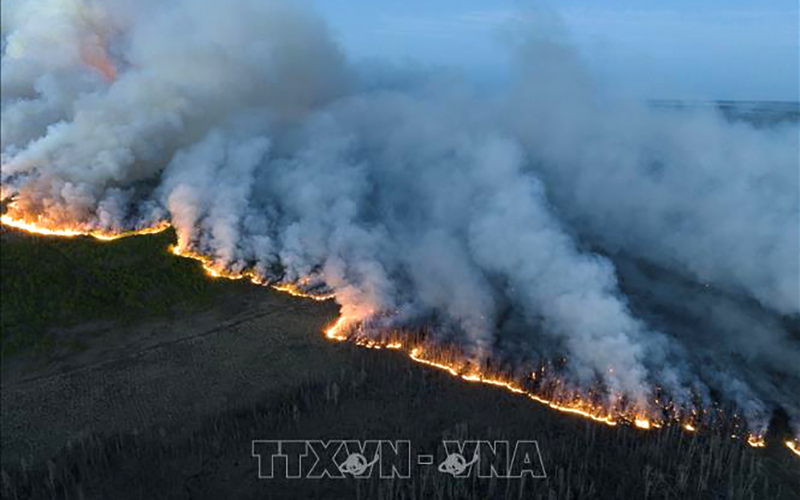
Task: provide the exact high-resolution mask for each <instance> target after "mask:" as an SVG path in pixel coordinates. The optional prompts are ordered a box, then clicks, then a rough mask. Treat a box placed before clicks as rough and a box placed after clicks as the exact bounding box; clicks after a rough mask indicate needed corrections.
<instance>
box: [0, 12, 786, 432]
mask: <svg viewBox="0 0 800 500" xmlns="http://www.w3.org/2000/svg"><path fill="white" fill-rule="evenodd" d="M520 29H521V30H522V31H521V36H520V37H519V41H517V42H514V43H512V45H514V46H513V47H512V48H511V50H513V51H514V54H515V55H516V60H517V62H516V76H515V77H514V79H513V81H512V82H511V83H510V84H509V85H508V87H507V88H506V89H504V90H503V91H502V92H498V93H497V94H495V95H486V92H485V91H479V90H476V89H474V88H472V87H471V86H470V85H469V84H468V83H467V82H463V81H460V80H459V79H458V78H457V77H454V76H453V75H452V74H450V73H447V72H439V71H428V72H424V71H419V70H418V69H410V70H408V71H406V70H405V69H403V68H396V67H390V66H388V65H386V66H385V65H380V64H373V65H369V66H354V65H352V64H351V63H349V62H348V61H347V59H346V58H345V56H344V55H343V53H342V51H341V50H340V48H339V47H338V46H337V45H336V43H335V41H334V40H333V39H332V38H331V36H330V35H329V33H328V32H327V28H326V27H325V24H324V22H323V21H322V20H320V19H318V18H317V17H315V16H314V15H313V14H310V13H308V12H307V10H306V9H304V8H302V7H299V6H297V5H295V4H291V3H289V2H283V1H277V0H274V1H273V0H270V1H264V0H235V1H231V2H212V1H210V0H194V1H190V0H177V1H174V2H169V3H164V2H155V1H149V0H148V1H141V0H137V1H133V0H114V1H110V2H109V1H104V2H94V1H90V0H26V1H19V2H15V3H13V4H9V5H4V14H3V26H2V39H3V41H2V50H3V55H2V187H3V195H4V196H9V195H14V196H16V200H15V202H14V204H13V205H12V206H11V207H10V215H12V216H19V217H26V218H27V219H29V220H38V221H39V223H41V224H44V225H52V226H58V225H64V224H70V225H79V226H81V227H84V228H94V229H101V230H107V231H122V230H125V229H130V228H138V227H145V226H148V225H151V224H154V223H155V222H157V221H159V220H169V221H170V222H171V223H172V225H173V226H174V227H175V229H176V231H177V233H178V237H179V247H180V248H182V249H185V250H192V251H195V252H198V253H201V254H203V255H206V256H208V257H210V258H212V259H213V260H214V262H215V263H216V265H217V266H219V267H220V268H224V269H227V270H230V271H234V272H238V271H242V270H244V269H250V270H253V271H255V272H256V273H257V274H259V275H260V276H262V277H264V278H265V279H268V280H272V281H282V282H292V283H295V282H298V281H301V280H302V283H303V285H304V286H306V287H308V288H309V289H310V288H314V287H324V288H326V289H328V290H330V291H332V292H334V293H335V294H336V300H337V301H338V302H339V303H340V304H341V306H342V310H343V313H344V314H345V315H346V317H347V318H349V319H351V320H353V321H367V322H370V321H371V322H376V323H378V324H381V325H383V326H384V327H398V326H400V327H402V326H404V325H419V324H429V325H436V328H435V329H434V330H435V332H436V334H437V335H439V336H440V337H441V338H442V340H445V339H446V340H449V341H457V342H459V343H460V344H461V345H462V346H463V347H464V348H465V349H466V350H467V351H468V352H470V353H472V355H474V356H475V357H476V358H478V359H483V358H486V357H490V356H501V357H503V356H506V357H515V358H518V359H547V358H550V357H555V356H559V355H562V354H563V355H565V356H566V357H567V359H568V366H569V369H570V372H569V376H570V378H571V381H572V382H573V383H575V384H581V385H584V386H585V385H586V384H593V383H596V382H598V381H599V382H600V383H602V385H603V386H605V387H606V388H607V389H608V392H609V394H610V396H609V397H611V398H619V397H623V396H624V397H625V398H628V399H630V400H631V401H633V402H634V404H636V405H637V406H638V407H641V408H646V407H648V405H649V401H651V400H652V398H653V396H654V394H653V389H652V388H653V387H654V386H655V385H659V386H661V387H663V388H665V389H666V390H668V392H669V393H670V395H671V397H673V398H674V399H675V400H676V401H677V402H679V403H686V404H688V402H689V401H690V399H691V398H692V397H700V398H701V399H703V400H704V401H706V402H709V401H710V399H711V398H712V396H711V394H712V393H718V394H719V395H718V396H715V397H716V398H721V399H723V400H724V401H725V402H728V403H733V404H736V405H737V407H738V408H739V410H740V411H742V412H744V413H745V415H746V416H747V417H748V419H749V420H750V422H751V425H752V426H753V427H754V428H755V429H757V430H761V429H763V427H764V426H765V425H766V421H767V419H768V418H769V411H770V410H771V409H772V408H775V407H777V406H781V407H783V408H784V409H785V410H786V411H788V412H789V413H790V416H791V418H792V419H793V421H794V422H795V423H796V422H800V409H799V408H798V405H797V403H796V390H797V388H798V387H799V386H800V369H798V367H800V342H799V341H798V340H799V339H798V332H797V331H796V330H797V328H796V326H795V325H797V315H798V313H800V298H799V295H800V280H799V279H798V275H799V274H800V269H799V265H800V264H799V263H800V251H798V245H800V235H799V234H798V231H800V223H799V222H798V217H799V216H798V213H799V211H800V199H799V198H798V193H800V189H798V175H800V174H799V170H800V169H799V167H798V126H797V123H796V122H789V123H782V124H777V125H774V126H769V127H760V128H757V127H754V126H752V125H750V124H747V123H743V122H733V121H731V120H728V119H726V118H725V117H724V116H722V115H721V114H720V113H718V112H717V111H716V110H714V109H693V110H676V109H673V108H666V107H660V108H656V107H653V106H649V105H646V104H642V103H635V102H630V101H626V100H624V99H621V98H620V97H619V96H610V95H607V94H605V93H603V92H601V91H599V90H598V89H597V87H596V86H595V85H594V84H593V82H592V80H591V77H590V76H589V75H588V74H587V73H586V71H585V70H584V69H583V68H584V65H583V64H582V63H581V61H580V56H579V55H578V54H576V53H575V51H574V50H572V49H571V48H570V47H569V46H568V45H566V44H564V43H563V42H558V43H557V42H554V41H553V39H546V38H541V37H537V34H536V33H535V32H534V33H528V32H525V28H520ZM515 350H517V351H519V350H522V351H524V352H514V351H515Z"/></svg>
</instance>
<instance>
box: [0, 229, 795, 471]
mask: <svg viewBox="0 0 800 500" xmlns="http://www.w3.org/2000/svg"><path fill="white" fill-rule="evenodd" d="M0 222H2V224H3V225H6V226H9V227H14V228H17V229H20V230H23V231H26V232H29V233H34V234H40V235H44V236H56V237H76V236H87V237H92V238H95V239H98V240H102V241H111V240H117V239H120V238H125V237H128V236H135V235H144V234H155V233H160V232H163V231H165V230H167V229H169V228H170V227H171V225H170V224H169V223H168V222H166V221H162V222H159V223H158V224H155V225H154V226H151V227H146V228H141V229H137V230H132V231H125V232H119V233H112V232H109V231H104V230H97V229H86V228H81V227H67V228H53V227H50V226H48V225H45V224H37V223H34V222H27V221H24V220H21V219H15V218H13V217H10V216H7V215H3V216H2V217H1V218H0ZM169 251H170V252H171V253H173V254H174V255H177V256H180V257H184V258H189V259H193V260H196V261H198V262H200V264H201V265H202V267H203V270H204V271H205V272H206V274H208V276H210V277H213V278H225V279H231V280H239V279H247V280H249V281H251V282H253V283H255V284H259V285H267V284H268V283H266V282H265V280H264V279H263V278H262V277H261V276H259V275H258V274H256V273H255V272H254V271H252V270H244V271H239V272H235V271H231V270H227V269H224V268H222V267H220V266H218V265H216V264H215V263H214V261H213V260H212V259H211V258H210V257H207V256H205V255H202V254H199V253H197V252H194V251H193V250H190V249H186V248H181V247H179V246H177V245H173V246H170V247H169ZM307 282H308V280H301V281H300V282H299V284H300V285H304V284H306V283H307ZM269 286H270V287H271V288H273V289H275V290H277V291H280V292H284V293H288V294H290V295H292V296H295V297H302V298H306V299H311V300H315V301H326V300H331V299H333V298H335V296H334V295H333V294H325V295H321V294H312V293H307V292H305V291H304V290H303V289H302V288H300V286H298V284H293V283H278V284H269ZM354 323H356V322H354V321H351V320H350V319H348V318H347V317H346V316H344V315H341V316H339V318H337V320H336V321H335V322H334V323H333V324H332V325H330V326H329V327H327V328H325V330H324V334H325V337H326V338H327V339H330V340H333V341H337V342H342V341H346V340H352V341H353V342H354V343H355V344H356V345H358V346H360V347H364V348H368V349H392V350H405V351H406V353H407V354H408V356H409V358H410V359H411V360H413V361H414V362H416V363H420V364H423V365H426V366H429V367H431V368H435V369H438V370H442V371H445V372H447V373H449V374H450V375H452V376H454V377H458V378H460V379H462V380H464V381H466V382H471V383H478V384H485V385H491V386H495V387H500V388H502V389H505V390H507V391H509V392H512V393H515V394H521V395H524V396H526V397H527V398H529V399H531V400H533V401H536V402H538V403H540V404H543V405H546V406H548V407H550V408H552V409H553V410H556V411H559V412H562V413H567V414H572V415H577V416H580V417H583V418H587V419H590V420H592V421H595V422H599V423H602V424H605V425H608V426H611V427H614V426H617V425H618V424H619V423H620V422H622V423H626V424H628V425H632V426H635V427H637V428H639V429H645V430H649V429H652V428H656V429H658V428H661V427H663V425H664V424H665V422H660V421H658V420H653V419H649V418H647V417H645V416H643V415H641V414H630V413H625V412H621V411H616V410H615V411H609V410H608V409H607V408H604V407H603V406H601V405H597V404H595V403H592V402H591V401H589V400H588V399H586V398H583V397H580V396H579V395H577V394H572V393H565V394H558V393H557V394H556V395H555V396H553V397H545V396H544V395H542V394H537V393H535V392H533V391H531V390H528V389H526V388H525V387H523V386H522V385H521V384H520V383H519V382H516V381H514V380H510V379H508V378H505V377H503V376H501V375H490V374H487V373H483V372H481V371H480V369H478V368H477V367H475V366H472V365H471V364H470V363H469V362H468V361H467V360H466V359H464V360H460V361H458V362H454V361H447V360H443V359H439V358H438V357H436V356H435V355H429V354H427V353H426V352H425V348H424V347H423V346H421V345H407V344H405V343H404V342H401V341H398V340H397V339H391V340H381V339H372V338H368V337H364V336H360V337H359V336H357V335H353V336H351V335H350V334H349V332H348V327H349V326H350V325H352V324H354ZM536 378H537V374H535V373H534V374H532V379H536ZM681 427H682V428H683V429H684V430H686V431H687V432H695V431H696V430H697V428H696V427H695V425H694V424H693V422H687V421H685V422H683V423H682V424H681ZM732 437H733V438H736V437H737V436H736V435H733V436H732ZM746 442H747V443H748V444H749V445H750V446H751V447H753V448H764V447H765V446H766V441H765V439H764V437H763V436H760V435H756V434H750V435H748V436H747V439H746ZM786 446H787V447H788V448H789V449H790V450H791V451H792V453H794V454H795V455H798V456H800V444H798V442H797V441H791V440H789V441H786Z"/></svg>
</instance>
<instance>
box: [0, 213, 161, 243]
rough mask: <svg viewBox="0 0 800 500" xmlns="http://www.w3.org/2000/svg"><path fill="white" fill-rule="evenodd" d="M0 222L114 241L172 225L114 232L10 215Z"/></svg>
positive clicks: (30, 229)
mask: <svg viewBox="0 0 800 500" xmlns="http://www.w3.org/2000/svg"><path fill="white" fill-rule="evenodd" d="M0 222H2V224H3V225H5V226H9V227H13V228H16V229H21V230H23V231H26V232H28V233H33V234H40V235H43V236H57V237H62V238H74V237H76V236H88V237H91V238H95V239H98V240H102V241H113V240H118V239H121V238H127V237H129V236H137V235H143V234H156V233H161V232H164V231H166V230H167V229H169V228H170V227H171V226H170V224H169V223H168V222H165V221H162V222H159V223H158V224H156V225H154V226H150V227H145V228H142V229H136V230H133V231H124V232H117V233H113V232H110V231H104V230H98V229H84V228H80V227H67V228H50V227H47V226H44V225H39V224H36V223H32V222H26V221H24V220H21V219H14V218H12V217H10V216H8V215H3V216H1V217H0Z"/></svg>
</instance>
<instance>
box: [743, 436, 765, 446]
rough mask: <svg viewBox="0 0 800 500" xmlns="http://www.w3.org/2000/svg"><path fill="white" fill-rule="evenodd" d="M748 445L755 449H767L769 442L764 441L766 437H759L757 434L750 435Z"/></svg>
mask: <svg viewBox="0 0 800 500" xmlns="http://www.w3.org/2000/svg"><path fill="white" fill-rule="evenodd" d="M747 444H749V445H750V446H752V447H753V448H765V447H766V446H767V442H766V441H765V440H764V436H759V435H757V434H750V435H748V436H747Z"/></svg>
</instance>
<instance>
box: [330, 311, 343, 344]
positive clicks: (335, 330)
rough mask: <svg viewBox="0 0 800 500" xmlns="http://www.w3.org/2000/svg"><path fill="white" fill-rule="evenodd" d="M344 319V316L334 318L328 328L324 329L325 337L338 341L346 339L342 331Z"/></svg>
mask: <svg viewBox="0 0 800 500" xmlns="http://www.w3.org/2000/svg"><path fill="white" fill-rule="evenodd" d="M344 324H345V319H344V316H339V319H337V320H336V323H334V324H333V325H332V326H330V327H329V328H326V329H325V337H326V338H329V339H331V340H336V341H338V342H341V341H344V340H347V335H345V334H344V333H342V330H343V329H344Z"/></svg>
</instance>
